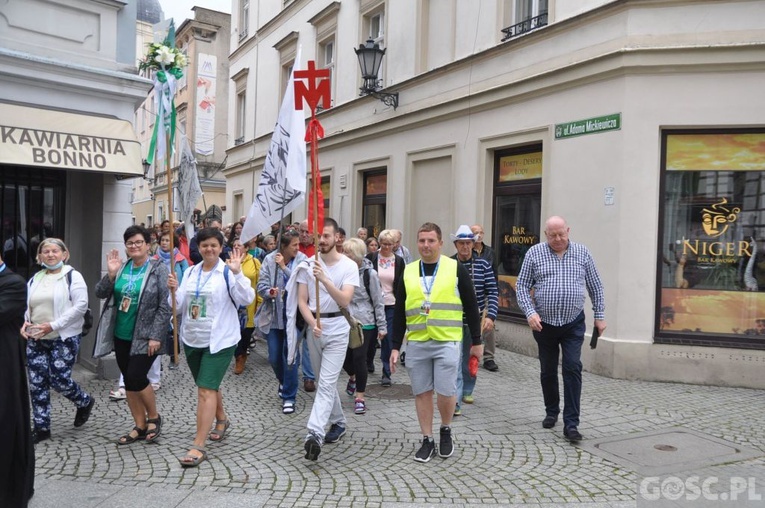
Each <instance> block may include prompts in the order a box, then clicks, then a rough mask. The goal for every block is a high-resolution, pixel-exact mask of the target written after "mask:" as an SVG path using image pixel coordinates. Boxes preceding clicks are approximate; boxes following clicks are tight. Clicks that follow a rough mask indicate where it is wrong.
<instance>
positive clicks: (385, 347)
mask: <svg viewBox="0 0 765 508" xmlns="http://www.w3.org/2000/svg"><path fill="white" fill-rule="evenodd" d="M393 308H394V306H393V305H386V306H385V326H387V327H388V333H386V334H385V338H384V339H383V340H382V341H380V360H381V361H382V366H383V377H388V378H389V377H390V352H391V351H392V350H393V339H392V338H391V332H392V331H393Z"/></svg>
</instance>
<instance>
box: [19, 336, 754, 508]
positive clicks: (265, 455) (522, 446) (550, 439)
mask: <svg viewBox="0 0 765 508" xmlns="http://www.w3.org/2000/svg"><path fill="white" fill-rule="evenodd" d="M164 361H165V362H166V361H167V359H164ZM497 362H498V364H499V366H500V371H499V372H496V373H490V372H487V371H485V370H481V372H480V374H479V376H478V384H477V387H476V390H475V404H473V405H467V404H463V416H460V417H457V418H455V420H454V422H453V433H454V436H455V443H456V450H455V453H454V455H453V456H452V457H451V458H449V459H445V460H444V459H440V458H438V457H436V458H434V459H433V460H431V461H430V462H429V463H427V464H420V463H417V462H415V461H413V460H412V457H413V454H414V452H415V451H416V448H417V447H418V444H419V442H420V441H421V439H422V437H421V436H420V433H419V426H418V424H417V418H416V415H415V410H414V401H413V399H412V397H411V392H408V391H407V390H405V389H403V388H404V387H400V389H399V390H398V391H393V392H387V393H386V392H385V391H384V389H382V388H379V387H376V386H374V387H370V388H369V390H368V396H367V401H368V408H369V410H368V412H367V414H366V415H363V416H356V415H353V411H352V406H353V399H352V398H351V397H348V396H346V395H345V394H344V393H345V392H344V387H345V383H346V380H347V376H345V375H341V377H340V381H339V384H338V387H339V388H340V389H341V390H343V391H341V395H342V397H343V401H344V402H343V405H344V408H345V409H346V414H347V415H348V416H347V417H348V432H347V434H346V435H345V437H344V438H343V439H342V440H341V441H340V442H339V443H335V444H328V445H325V446H324V448H323V450H322V453H321V456H320V458H319V460H318V461H317V462H309V461H307V460H305V459H304V458H303V455H304V453H303V447H302V443H303V437H304V436H305V425H306V422H307V420H308V415H309V413H310V407H311V402H312V398H313V394H308V393H305V392H303V390H302V383H301V389H300V392H299V395H298V402H297V411H296V413H295V414H293V415H283V414H282V412H281V405H280V402H279V400H278V399H277V395H276V392H277V383H276V380H275V379H274V376H273V374H272V371H271V369H270V367H269V366H268V363H267V360H266V358H265V344H264V343H263V342H258V345H257V347H256V349H255V351H254V352H253V354H252V355H251V356H250V359H249V361H248V363H247V368H246V370H245V372H244V374H242V375H241V376H235V375H233V373H232V372H231V371H229V374H228V375H227V377H226V379H225V380H224V382H223V389H224V400H225V405H226V408H227V411H228V414H229V416H230V420H231V422H232V427H231V430H230V433H229V435H228V436H227V438H226V439H225V440H224V441H223V442H222V443H215V444H210V445H209V446H208V453H209V456H210V460H208V461H207V462H204V463H202V465H201V466H200V467H199V468H196V469H183V468H181V466H180V465H179V463H178V461H177V458H176V457H178V456H180V455H182V454H183V453H184V452H185V451H186V449H187V446H188V445H189V444H190V443H191V439H192V435H193V433H194V425H195V408H196V392H195V387H194V385H193V383H192V380H191V376H190V374H189V372H188V370H187V368H186V367H185V364H183V365H181V368H179V369H178V370H175V371H171V370H168V369H165V370H164V372H163V378H162V389H161V390H160V391H159V392H158V405H159V408H160V413H161V414H162V416H163V418H164V422H165V424H164V426H163V430H162V437H161V438H160V439H159V442H158V443H157V444H145V443H141V442H139V443H134V444H132V445H129V446H117V445H116V444H115V443H114V439H115V438H116V437H117V436H118V435H120V434H122V433H124V432H126V431H127V430H128V429H130V428H131V427H132V423H131V420H130V418H129V414H128V409H127V405H126V403H125V402H111V401H109V399H108V392H109V389H110V388H112V387H113V384H112V383H111V382H108V381H104V380H96V379H94V378H93V376H92V375H91V374H89V373H86V372H82V371H80V372H78V373H77V377H78V379H79V380H81V381H82V382H83V384H84V386H85V387H86V389H87V390H89V391H90V392H91V393H93V394H94V395H95V397H96V405H95V408H94V410H93V414H92V416H91V419H90V421H89V422H88V423H87V424H86V425H85V426H84V427H82V428H79V429H75V428H74V427H73V426H72V421H73V417H74V413H75V409H74V406H73V405H72V404H71V403H69V402H68V401H66V400H65V399H63V398H62V397H61V396H60V395H58V394H55V395H53V397H52V399H53V420H52V432H53V437H52V439H51V440H49V441H46V442H43V443H41V444H40V445H38V447H37V450H36V455H37V477H36V489H37V493H36V495H35V497H34V498H33V501H32V503H31V506H32V507H33V508H40V507H47V506H56V507H60V508H66V507H70V506H71V507H75V506H77V507H88V506H111V507H121V506H142V507H143V506H157V507H164V506H180V505H183V506H184V507H186V506H204V507H206V508H210V507H216V506H290V507H291V506H353V507H356V506H393V507H398V506H409V505H423V504H424V505H429V504H432V505H435V504H448V505H456V506H476V505H506V506H514V505H525V506H529V505H530V506H545V507H547V506H549V507H552V506H569V505H570V506H577V507H588V508H592V507H600V506H603V507H622V506H624V507H628V506H635V504H636V498H637V485H638V483H639V481H640V479H641V476H640V475H638V474H637V473H635V472H633V471H632V470H630V469H627V468H625V467H623V466H621V465H618V464H616V463H614V462H611V461H609V460H606V459H604V458H601V457H599V456H596V455H593V454H592V453H589V452H587V451H586V450H584V449H583V448H582V447H580V446H574V445H571V444H569V443H568V442H567V441H565V440H564V439H563V437H562V426H561V424H560V423H558V425H557V426H556V427H555V428H554V429H551V430H547V429H543V428H542V426H541V420H542V418H543V417H544V407H543V404H542V394H541V388H540V387H539V371H538V363H537V360H536V359H534V358H529V357H525V356H521V355H517V354H513V353H509V352H506V351H498V352H497ZM402 370H403V369H402ZM379 372H380V364H379V359H378V360H377V374H370V385H373V384H376V383H378V382H379ZM394 383H396V384H408V378H407V376H406V374H405V373H403V372H399V373H397V374H396V375H394ZM395 389H396V386H394V387H393V388H392V389H391V390H395ZM396 393H398V394H401V397H398V398H397V397H395V396H392V395H395V394H396ZM376 394H377V395H376ZM582 408H583V409H582V424H581V426H580V427H579V430H580V431H581V432H582V434H584V436H585V441H583V443H586V442H587V441H588V440H589V441H592V440H597V439H603V438H610V437H615V436H621V435H627V434H631V433H636V432H642V431H648V430H657V429H665V428H666V429H670V428H677V427H684V428H687V429H691V430H693V431H697V432H703V433H705V434H708V435H711V436H714V437H716V438H719V439H724V440H727V441H730V442H733V443H736V444H737V445H739V446H742V447H746V448H749V449H754V450H755V451H759V452H765V398H764V397H763V393H762V392H761V391H757V390H748V389H737V388H720V387H712V386H692V385H680V384H670V383H648V382H640V381H623V380H614V379H608V378H603V377H599V376H595V375H591V374H588V373H584V390H583V396H582ZM437 414H438V413H437V412H436V422H435V426H434V428H435V429H438V423H439V422H438V416H437ZM436 433H437V430H436ZM763 466H765V459H763V458H762V457H760V458H755V459H751V460H748V461H745V462H735V463H729V464H724V465H720V466H715V467H712V468H708V469H707V470H705V471H707V472H708V474H719V475H724V474H730V475H733V474H746V473H747V472H755V471H757V472H758V473H759V474H760V476H762V471H763ZM752 474H754V473H752Z"/></svg>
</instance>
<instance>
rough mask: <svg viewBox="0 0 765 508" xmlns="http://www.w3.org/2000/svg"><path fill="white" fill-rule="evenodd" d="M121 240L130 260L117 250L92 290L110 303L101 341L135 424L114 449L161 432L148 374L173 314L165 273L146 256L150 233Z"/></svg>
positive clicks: (136, 229)
mask: <svg viewBox="0 0 765 508" xmlns="http://www.w3.org/2000/svg"><path fill="white" fill-rule="evenodd" d="M122 236H123V239H124V240H125V249H126V251H127V256H128V258H129V259H128V260H127V261H124V262H123V261H122V259H121V258H120V253H119V251H117V249H112V250H111V252H109V254H107V256H106V268H107V274H106V275H105V276H104V277H103V278H102V279H101V280H100V281H99V282H98V284H96V296H97V297H99V298H110V299H112V303H113V305H114V307H115V311H116V312H114V313H113V316H112V319H111V320H110V321H109V322H108V323H107V326H108V328H107V330H106V332H105V333H104V334H103V336H104V337H105V338H106V340H109V339H112V340H113V341H114V353H115V355H116V357H117V365H118V366H119V369H120V372H121V373H122V375H123V377H124V379H125V390H126V392H127V403H128V407H129V408H130V413H131V414H132V416H133V420H134V422H135V426H134V427H133V429H132V430H130V431H129V432H128V433H127V434H125V435H123V436H121V437H120V438H119V439H117V444H120V445H126V444H130V443H133V442H135V441H139V440H146V442H148V443H151V442H154V441H156V440H157V438H158V437H159V436H160V434H161V432H162V417H161V416H160V415H159V413H158V412H157V401H156V398H155V396H154V389H153V388H152V387H151V385H150V384H149V379H148V372H149V369H150V368H151V366H152V364H153V363H154V361H155V360H156V359H157V356H158V355H161V354H163V353H164V352H165V348H164V338H165V335H166V334H167V326H168V323H169V322H170V317H171V314H172V312H171V310H170V305H169V304H168V296H167V295H168V291H167V268H165V265H164V264H163V263H162V261H160V260H157V259H151V258H150V256H149V247H150V244H149V242H150V241H151V237H150V234H149V231H148V230H147V229H146V228H143V227H141V226H130V227H129V228H127V229H126V230H125V233H124V234H123V235H122ZM99 335H101V334H100V333H99Z"/></svg>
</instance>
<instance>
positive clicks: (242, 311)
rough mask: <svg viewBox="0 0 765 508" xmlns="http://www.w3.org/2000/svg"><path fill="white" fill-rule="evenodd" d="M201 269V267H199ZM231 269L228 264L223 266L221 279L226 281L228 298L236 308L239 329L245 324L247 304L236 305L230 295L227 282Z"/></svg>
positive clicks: (229, 287)
mask: <svg viewBox="0 0 765 508" xmlns="http://www.w3.org/2000/svg"><path fill="white" fill-rule="evenodd" d="M200 270H201V268H200ZM230 271H231V269H230V268H229V267H228V265H226V266H224V267H223V279H224V280H225V281H226V292H227V293H228V297H229V299H231V303H233V304H234V308H235V309H236V312H237V316H238V317H239V329H241V330H244V329H245V328H246V326H247V306H246V305H242V306H240V305H237V304H236V302H235V301H234V297H233V296H231V286H230V285H229V282H228V273H229V272H230ZM255 298H256V299H257V298H258V295H255Z"/></svg>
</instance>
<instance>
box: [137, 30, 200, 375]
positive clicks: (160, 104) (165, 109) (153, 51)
mask: <svg viewBox="0 0 765 508" xmlns="http://www.w3.org/2000/svg"><path fill="white" fill-rule="evenodd" d="M187 63H188V61H187V59H186V55H184V54H183V53H182V52H181V51H180V50H178V49H177V48H176V47H175V24H174V23H173V20H170V27H169V29H168V31H167V37H166V38H165V40H164V41H163V42H161V43H156V42H155V43H153V44H151V45H149V52H148V54H147V55H146V58H145V59H144V60H142V61H141V62H140V64H139V68H140V69H141V70H146V69H149V70H153V71H154V107H155V110H156V111H157V118H156V120H155V121H154V132H153V133H152V136H151V143H150V144H149V153H148V156H147V157H146V161H147V162H148V163H149V164H152V163H154V162H158V163H159V164H160V165H161V164H162V162H163V161H164V163H165V168H166V171H167V203H168V204H167V211H168V220H169V221H170V224H172V223H173V173H172V169H171V167H170V166H171V165H170V159H171V158H172V154H173V147H174V142H175V117H176V111H175V102H174V98H175V90H176V88H177V85H178V80H179V79H181V78H182V77H183V67H185V66H186V64H187ZM155 153H156V157H155ZM153 176H154V175H153V174H152V175H151V177H153ZM173 244H174V242H173V235H172V234H171V235H170V273H175V254H174V253H175V246H174V245H173ZM171 300H172V306H173V354H174V356H175V358H174V359H175V361H178V318H177V316H176V314H175V313H176V308H175V290H174V289H173V290H172V299H171Z"/></svg>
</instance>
